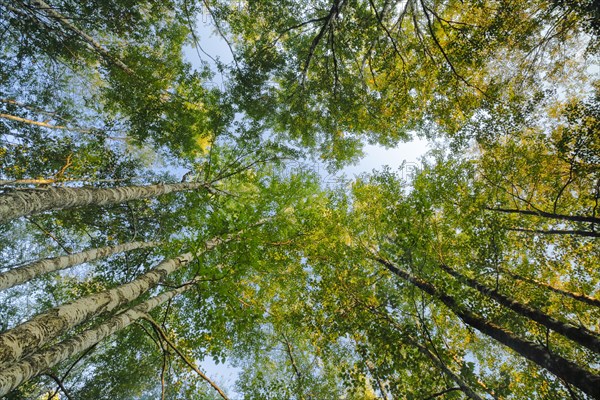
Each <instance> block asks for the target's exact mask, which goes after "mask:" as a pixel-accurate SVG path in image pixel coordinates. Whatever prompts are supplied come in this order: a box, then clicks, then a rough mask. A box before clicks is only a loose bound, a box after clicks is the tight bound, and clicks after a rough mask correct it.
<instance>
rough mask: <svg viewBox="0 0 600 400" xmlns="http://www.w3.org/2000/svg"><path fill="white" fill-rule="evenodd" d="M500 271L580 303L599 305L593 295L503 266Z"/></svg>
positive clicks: (599, 300) (598, 301) (599, 301)
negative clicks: (553, 284)
mask: <svg viewBox="0 0 600 400" xmlns="http://www.w3.org/2000/svg"><path fill="white" fill-rule="evenodd" d="M502 272H504V273H505V274H507V275H510V276H511V277H512V278H514V279H516V280H519V281H523V282H527V283H530V284H532V285H535V286H539V287H542V288H546V289H548V290H550V291H552V292H554V293H558V294H560V295H563V296H566V297H570V298H572V299H575V300H579V301H581V302H582V303H586V304H589V305H591V306H596V307H600V299H596V298H594V297H591V296H587V295H585V294H583V293H576V292H571V291H569V290H565V289H559V288H557V287H554V286H552V285H549V284H547V283H544V282H540V281H538V280H537V279H533V278H528V277H526V276H523V275H519V274H516V273H514V272H511V271H509V270H507V269H505V268H502Z"/></svg>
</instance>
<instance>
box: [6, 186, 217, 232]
mask: <svg viewBox="0 0 600 400" xmlns="http://www.w3.org/2000/svg"><path fill="white" fill-rule="evenodd" d="M202 188H205V189H208V185H205V184H204V183H194V182H185V183H171V184H161V185H149V186H123V187H118V188H66V187H60V188H59V187H49V188H44V189H29V190H16V191H14V192H11V193H7V194H5V195H2V196H0V223H6V222H8V221H10V220H12V219H15V218H19V217H22V216H24V215H32V214H38V213H41V212H44V211H48V210H64V209H67V208H75V207H82V206H87V205H96V206H102V205H106V204H117V203H123V202H126V201H129V200H139V199H148V198H152V197H157V196H160V195H163V194H167V193H171V192H180V191H186V190H198V189H202Z"/></svg>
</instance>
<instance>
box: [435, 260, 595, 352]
mask: <svg viewBox="0 0 600 400" xmlns="http://www.w3.org/2000/svg"><path fill="white" fill-rule="evenodd" d="M440 267H441V268H442V269H443V270H444V271H446V272H447V273H448V274H450V275H452V276H453V277H455V278H456V279H458V280H459V281H461V282H463V283H465V284H467V285H468V286H470V287H471V288H473V289H475V290H477V291H478V292H479V293H481V294H483V295H484V296H487V297H489V298H492V299H494V300H495V301H497V302H498V304H501V305H503V306H505V307H507V308H510V309H511V310H513V311H515V312H517V313H519V314H521V315H522V316H524V317H527V318H529V319H532V320H533V321H535V322H538V323H540V324H542V325H544V326H545V327H547V328H549V329H552V330H553V331H555V332H557V333H560V334H561V335H563V336H565V337H567V338H569V339H571V340H573V341H574V342H577V343H579V344H580V345H582V346H585V347H587V348H588V349H590V350H592V351H594V352H596V353H598V354H600V337H599V336H598V334H596V333H594V332H592V331H589V330H587V329H585V328H584V327H579V326H575V325H572V324H570V323H566V322H562V321H559V320H558V319H556V318H554V317H552V316H550V315H548V314H546V313H545V312H543V311H541V310H538V309H537V308H534V307H531V306H528V305H526V304H523V303H520V302H518V301H516V300H515V299H513V298H511V297H508V296H506V295H503V294H501V293H499V292H498V291H497V290H494V289H492V288H489V287H487V286H485V285H482V284H481V283H479V282H477V281H476V280H475V279H472V278H469V277H468V276H465V275H463V274H461V273H460V272H458V271H455V270H454V269H452V268H450V267H449V266H447V265H444V264H441V265H440Z"/></svg>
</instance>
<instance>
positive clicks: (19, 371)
mask: <svg viewBox="0 0 600 400" xmlns="http://www.w3.org/2000/svg"><path fill="white" fill-rule="evenodd" d="M192 287H193V285H191V284H188V285H185V286H182V287H180V288H178V289H175V290H171V291H169V292H166V293H162V294H160V295H158V296H156V297H152V298H151V299H149V300H147V301H145V302H143V303H140V304H139V305H137V306H135V307H132V308H130V309H128V310H127V311H125V312H122V313H119V314H117V315H116V316H114V317H112V318H110V319H109V320H108V321H106V322H104V323H103V324H101V325H99V326H98V327H96V328H92V329H88V330H86V331H83V332H82V333H80V334H78V335H76V336H73V337H72V338H70V339H67V340H65V341H63V342H60V343H58V344H56V345H54V346H51V347H49V348H48V349H46V350H41V351H39V352H36V353H34V354H32V355H30V356H29V357H26V358H24V359H22V360H20V361H19V362H17V363H15V364H12V365H11V366H9V367H8V368H3V369H2V370H0V396H3V395H5V394H6V393H8V392H10V391H11V390H13V389H14V388H16V387H17V386H19V385H20V384H22V383H23V382H26V381H27V380H29V379H31V378H33V377H35V376H38V375H40V374H41V373H43V372H44V371H47V370H48V369H50V368H52V367H53V366H55V365H57V364H58V363H60V362H62V361H64V360H66V359H68V358H70V357H72V356H74V355H76V354H78V353H81V352H82V351H85V350H87V349H89V348H90V347H92V346H93V345H95V344H96V343H99V342H100V341H101V340H103V339H105V338H107V337H109V336H111V335H112V334H114V333H115V332H117V331H119V330H121V329H123V328H125V327H127V326H128V325H131V324H132V323H133V322H135V321H136V320H138V319H141V318H144V317H145V316H146V315H147V313H148V312H149V311H151V310H152V309H154V308H156V307H158V306H159V305H161V304H163V303H164V302H166V301H168V300H170V299H172V298H173V297H175V296H176V295H178V294H180V293H183V292H185V291H186V290H189V289H190V288H192Z"/></svg>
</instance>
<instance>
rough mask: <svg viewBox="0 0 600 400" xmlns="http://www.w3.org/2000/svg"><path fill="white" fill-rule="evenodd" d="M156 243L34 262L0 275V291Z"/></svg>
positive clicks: (124, 245)
mask: <svg viewBox="0 0 600 400" xmlns="http://www.w3.org/2000/svg"><path fill="white" fill-rule="evenodd" d="M159 244H160V243H158V242H131V243H124V244H121V245H117V246H107V247H103V248H98V249H90V250H87V251H83V252H80V253H75V254H69V255H66V256H60V257H53V258H47V259H44V260H38V261H34V262H31V263H28V264H25V265H21V266H19V267H16V268H13V269H11V270H9V271H6V272H3V273H0V290H3V289H8V288H11V287H13V286H16V285H20V284H22V283H24V282H27V281H28V280H30V279H33V278H35V277H37V276H40V275H43V274H47V273H50V272H55V271H60V270H63V269H67V268H70V267H74V266H76V265H79V264H83V263H86V262H90V261H94V260H97V259H100V258H104V257H109V256H110V255H112V254H117V253H121V252H125V251H131V250H138V249H146V248H152V247H155V246H158V245H159Z"/></svg>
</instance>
